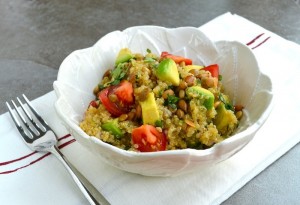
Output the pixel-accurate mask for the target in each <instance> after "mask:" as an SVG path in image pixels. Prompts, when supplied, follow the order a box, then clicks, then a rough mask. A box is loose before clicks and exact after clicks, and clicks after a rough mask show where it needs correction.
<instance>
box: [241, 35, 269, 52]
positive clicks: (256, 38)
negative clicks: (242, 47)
mask: <svg viewBox="0 0 300 205" xmlns="http://www.w3.org/2000/svg"><path fill="white" fill-rule="evenodd" d="M263 35H264V33H261V34H259V35H258V36H256V37H255V38H254V39H252V40H251V41H249V42H248V43H246V45H247V46H250V45H252V44H253V43H255V41H257V40H258V39H259V38H260V37H262V36H263ZM270 38H271V37H270V36H269V37H267V38H265V39H264V40H263V41H262V42H260V43H259V44H257V45H256V46H254V47H252V48H251V49H255V48H257V47H259V46H261V45H262V44H264V43H265V42H266V41H267V40H269V39H270Z"/></svg>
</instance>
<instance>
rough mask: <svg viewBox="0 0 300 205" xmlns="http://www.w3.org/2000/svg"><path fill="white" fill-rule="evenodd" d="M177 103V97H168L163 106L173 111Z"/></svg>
mask: <svg viewBox="0 0 300 205" xmlns="http://www.w3.org/2000/svg"><path fill="white" fill-rule="evenodd" d="M178 101H179V97H176V96H175V95H168V98H167V99H166V100H165V103H164V104H165V105H168V106H170V107H171V108H173V109H175V108H176V107H177V106H176V104H177V102H178Z"/></svg>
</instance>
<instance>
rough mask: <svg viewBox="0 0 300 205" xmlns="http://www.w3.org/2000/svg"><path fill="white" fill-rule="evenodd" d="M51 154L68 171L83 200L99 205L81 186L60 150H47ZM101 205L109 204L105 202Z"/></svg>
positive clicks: (53, 148) (54, 148)
mask: <svg viewBox="0 0 300 205" xmlns="http://www.w3.org/2000/svg"><path fill="white" fill-rule="evenodd" d="M49 151H50V152H51V153H52V154H54V156H55V157H57V159H58V160H59V161H60V162H61V163H62V164H63V165H64V166H65V168H66V169H67V170H68V172H69V174H70V175H71V176H72V178H73V180H74V182H75V183H76V185H77V186H78V188H79V189H80V191H81V192H82V193H83V195H84V196H85V198H86V199H87V200H88V201H89V203H90V204H91V205H99V203H98V202H97V200H96V199H95V198H94V197H93V196H92V194H91V193H90V192H89V191H88V189H87V188H86V187H85V186H84V185H83V183H82V182H81V181H80V179H79V178H78V177H77V175H76V174H75V173H74V171H73V170H72V168H71V166H70V164H69V162H68V160H67V159H66V158H65V156H64V155H63V154H62V153H61V152H60V150H59V149H58V148H57V147H56V146H53V147H52V149H51V150H49ZM103 200H105V199H103ZM103 204H109V202H107V201H106V200H105V201H104V203H103Z"/></svg>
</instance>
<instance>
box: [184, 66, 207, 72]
mask: <svg viewBox="0 0 300 205" xmlns="http://www.w3.org/2000/svg"><path fill="white" fill-rule="evenodd" d="M202 68H204V66H202V65H186V66H184V67H183V69H184V70H185V71H186V72H189V71H190V70H194V69H195V70H201V69H202Z"/></svg>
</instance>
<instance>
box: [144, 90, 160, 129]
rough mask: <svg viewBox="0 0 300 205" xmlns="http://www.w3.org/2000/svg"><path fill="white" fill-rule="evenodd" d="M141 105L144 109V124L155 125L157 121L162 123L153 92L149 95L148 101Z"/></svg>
mask: <svg viewBox="0 0 300 205" xmlns="http://www.w3.org/2000/svg"><path fill="white" fill-rule="evenodd" d="M139 103H140V105H141V108H142V118H143V124H150V125H155V123H156V122H157V121H160V117H159V113H158V107H157V105H156V102H155V97H154V93H153V92H150V93H148V95H147V97H146V99H145V100H144V101H140V102H139Z"/></svg>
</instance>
